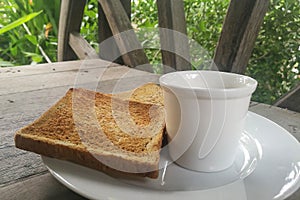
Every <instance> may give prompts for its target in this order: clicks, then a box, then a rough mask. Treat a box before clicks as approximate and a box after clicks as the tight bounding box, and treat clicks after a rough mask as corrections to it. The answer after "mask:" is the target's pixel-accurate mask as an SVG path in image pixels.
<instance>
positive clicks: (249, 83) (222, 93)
mask: <svg viewBox="0 0 300 200" xmlns="http://www.w3.org/2000/svg"><path fill="white" fill-rule="evenodd" d="M184 74H200V75H204V76H205V74H215V75H219V76H221V77H225V76H227V77H228V76H232V77H233V78H235V79H243V80H244V81H245V83H241V85H242V86H241V87H233V88H226V87H224V88H204V87H203V88H199V87H196V88H195V87H194V88H193V87H187V86H185V85H178V84H173V83H171V82H169V81H168V80H167V79H170V78H171V77H172V76H173V77H175V76H178V75H184ZM159 83H160V85H161V86H162V88H163V89H164V90H165V91H169V90H171V91H173V92H174V93H175V94H176V95H179V96H180V95H189V94H192V95H196V96H197V97H202V98H203V97H204V98H217V99H228V98H238V97H245V96H250V95H251V94H252V93H253V92H254V91H255V89H256V87H257V81H256V80H255V79H253V78H251V77H249V76H246V75H242V74H236V73H231V72H220V71H209V70H189V71H176V72H171V73H167V74H164V75H162V76H161V77H160V78H159Z"/></svg>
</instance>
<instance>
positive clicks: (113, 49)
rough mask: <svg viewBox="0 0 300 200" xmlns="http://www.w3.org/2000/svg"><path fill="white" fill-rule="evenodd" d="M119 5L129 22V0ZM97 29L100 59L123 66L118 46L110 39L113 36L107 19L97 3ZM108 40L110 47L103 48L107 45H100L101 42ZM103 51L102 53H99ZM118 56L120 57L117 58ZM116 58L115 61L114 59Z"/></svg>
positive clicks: (123, 0) (124, 0)
mask: <svg viewBox="0 0 300 200" xmlns="http://www.w3.org/2000/svg"><path fill="white" fill-rule="evenodd" d="M121 4H122V6H123V8H124V10H125V12H126V14H127V16H128V18H129V20H130V21H131V0H122V1H121ZM98 16H99V17H98V27H99V31H98V32H99V44H100V47H99V55H100V57H101V58H102V59H104V60H109V61H113V62H115V63H119V64H124V61H123V59H122V57H121V56H120V55H121V54H120V51H119V49H118V46H117V44H116V42H115V41H114V39H112V38H111V37H112V36H113V34H112V32H111V29H110V27H109V24H108V21H107V18H106V16H105V14H104V11H103V9H102V7H101V5H100V3H98ZM108 38H110V40H111V42H110V44H109V45H110V46H109V47H107V46H105V44H107V43H102V42H103V41H105V40H106V39H108ZM101 50H103V51H101ZM118 56H120V57H118ZM116 58H117V59H116Z"/></svg>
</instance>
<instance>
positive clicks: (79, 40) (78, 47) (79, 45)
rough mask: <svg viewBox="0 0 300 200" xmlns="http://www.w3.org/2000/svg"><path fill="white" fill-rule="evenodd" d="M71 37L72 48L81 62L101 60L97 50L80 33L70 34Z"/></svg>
mask: <svg viewBox="0 0 300 200" xmlns="http://www.w3.org/2000/svg"><path fill="white" fill-rule="evenodd" d="M69 37H70V41H69V44H70V47H71V48H72V49H73V51H74V52H75V53H76V55H77V56H78V58H79V59H80V60H84V59H97V58H99V55H98V54H97V52H96V51H95V49H94V48H93V47H92V46H91V45H90V44H89V43H88V42H87V41H86V40H85V39H84V38H83V37H82V36H81V35H80V34H79V33H77V32H75V33H70V36H69Z"/></svg>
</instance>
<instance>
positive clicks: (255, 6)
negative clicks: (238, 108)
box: [214, 0, 269, 73]
mask: <svg viewBox="0 0 300 200" xmlns="http://www.w3.org/2000/svg"><path fill="white" fill-rule="evenodd" d="M268 5H269V0H253V1H249V0H231V2H230V5H229V8H228V11H227V15H226V18H225V21H224V24H223V28H222V32H221V35H220V38H219V42H218V45H217V48H216V52H215V55H214V62H215V64H216V65H217V67H218V69H219V70H220V71H228V72H235V73H244V72H245V70H246V67H247V64H248V61H249V58H250V56H251V53H252V50H253V47H254V44H255V40H256V38H257V35H258V32H259V29H260V26H261V24H262V22H263V19H264V16H265V14H266V12H267V9H268Z"/></svg>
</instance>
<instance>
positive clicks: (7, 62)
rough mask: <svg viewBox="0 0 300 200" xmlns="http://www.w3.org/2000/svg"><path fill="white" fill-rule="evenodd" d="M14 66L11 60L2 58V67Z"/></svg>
mask: <svg viewBox="0 0 300 200" xmlns="http://www.w3.org/2000/svg"><path fill="white" fill-rule="evenodd" d="M12 66H14V64H12V63H11V62H9V61H5V60H2V59H0V67H12Z"/></svg>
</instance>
